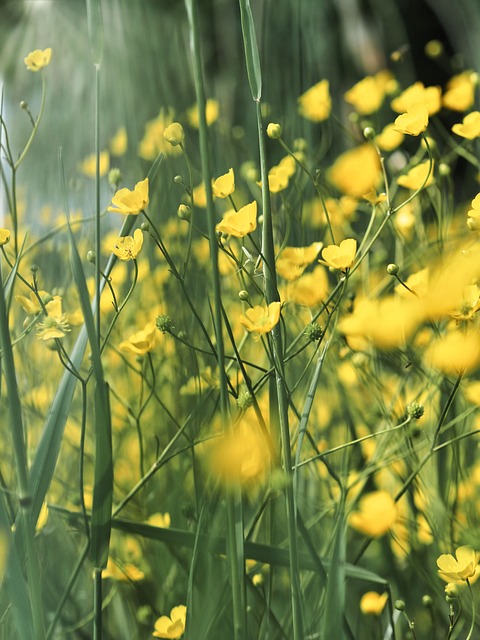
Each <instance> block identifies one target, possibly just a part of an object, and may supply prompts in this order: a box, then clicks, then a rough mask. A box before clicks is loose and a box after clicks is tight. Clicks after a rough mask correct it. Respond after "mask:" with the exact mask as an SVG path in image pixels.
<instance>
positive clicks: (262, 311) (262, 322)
mask: <svg viewBox="0 0 480 640" xmlns="http://www.w3.org/2000/svg"><path fill="white" fill-rule="evenodd" d="M280 308H281V303H280V302H271V303H270V304H269V305H268V307H267V306H260V305H257V306H255V307H252V308H251V309H247V310H246V311H245V315H241V316H240V324H241V325H243V326H244V327H245V328H246V330H247V331H250V332H252V333H254V334H255V336H256V337H257V339H258V338H260V335H263V334H265V333H268V332H269V331H271V330H272V329H273V327H274V326H275V325H276V324H278V322H279V320H280Z"/></svg>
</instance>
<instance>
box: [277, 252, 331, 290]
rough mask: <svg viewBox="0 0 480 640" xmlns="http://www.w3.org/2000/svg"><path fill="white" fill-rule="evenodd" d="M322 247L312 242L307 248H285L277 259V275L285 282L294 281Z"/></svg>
mask: <svg viewBox="0 0 480 640" xmlns="http://www.w3.org/2000/svg"><path fill="white" fill-rule="evenodd" d="M322 246H323V242H314V243H313V244H311V245H310V246H309V247H285V248H284V249H283V251H282V253H281V254H280V255H279V257H278V258H277V262H276V265H277V273H278V274H279V275H280V276H281V277H282V278H285V280H290V281H292V280H296V279H297V278H299V277H300V276H301V275H302V273H303V272H304V271H305V269H306V268H307V267H308V265H309V264H311V263H312V262H313V261H314V260H315V258H316V257H317V255H318V252H319V251H320V249H321V248H322Z"/></svg>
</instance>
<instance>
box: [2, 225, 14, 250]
mask: <svg viewBox="0 0 480 640" xmlns="http://www.w3.org/2000/svg"><path fill="white" fill-rule="evenodd" d="M11 235H12V234H11V232H10V230H9V229H0V247H3V246H4V245H6V244H8V243H9V242H10V237H11Z"/></svg>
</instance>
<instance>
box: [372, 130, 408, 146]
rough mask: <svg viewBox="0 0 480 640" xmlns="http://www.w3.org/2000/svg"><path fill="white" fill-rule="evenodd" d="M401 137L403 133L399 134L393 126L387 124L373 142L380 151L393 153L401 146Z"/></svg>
mask: <svg viewBox="0 0 480 640" xmlns="http://www.w3.org/2000/svg"><path fill="white" fill-rule="evenodd" d="M403 137H404V136H403V133H400V131H398V130H397V129H396V128H395V125H394V124H387V126H386V127H384V129H383V131H382V132H381V133H379V134H378V136H377V137H376V138H375V142H376V143H377V144H378V146H379V147H380V149H381V150H382V151H393V150H394V149H396V148H397V147H399V146H400V145H401V144H402V142H403Z"/></svg>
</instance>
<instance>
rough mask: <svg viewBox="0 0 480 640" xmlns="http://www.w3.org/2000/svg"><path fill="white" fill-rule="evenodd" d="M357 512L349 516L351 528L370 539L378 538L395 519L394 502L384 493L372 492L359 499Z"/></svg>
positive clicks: (395, 509)
mask: <svg viewBox="0 0 480 640" xmlns="http://www.w3.org/2000/svg"><path fill="white" fill-rule="evenodd" d="M359 507H360V508H359V510H358V511H357V512H355V513H352V514H350V517H349V518H348V523H349V525H350V526H351V527H353V528H354V529H356V530H357V531H360V533H363V534H365V535H367V536H370V537H371V538H380V537H381V536H383V535H384V534H385V533H387V531H388V530H389V529H390V528H391V527H392V526H393V524H394V523H395V520H396V518H397V507H396V504H395V501H394V500H393V498H392V497H391V495H390V494H389V493H387V492H386V491H373V492H372V493H369V494H367V495H365V496H363V497H362V498H361V499H360V503H359Z"/></svg>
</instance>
